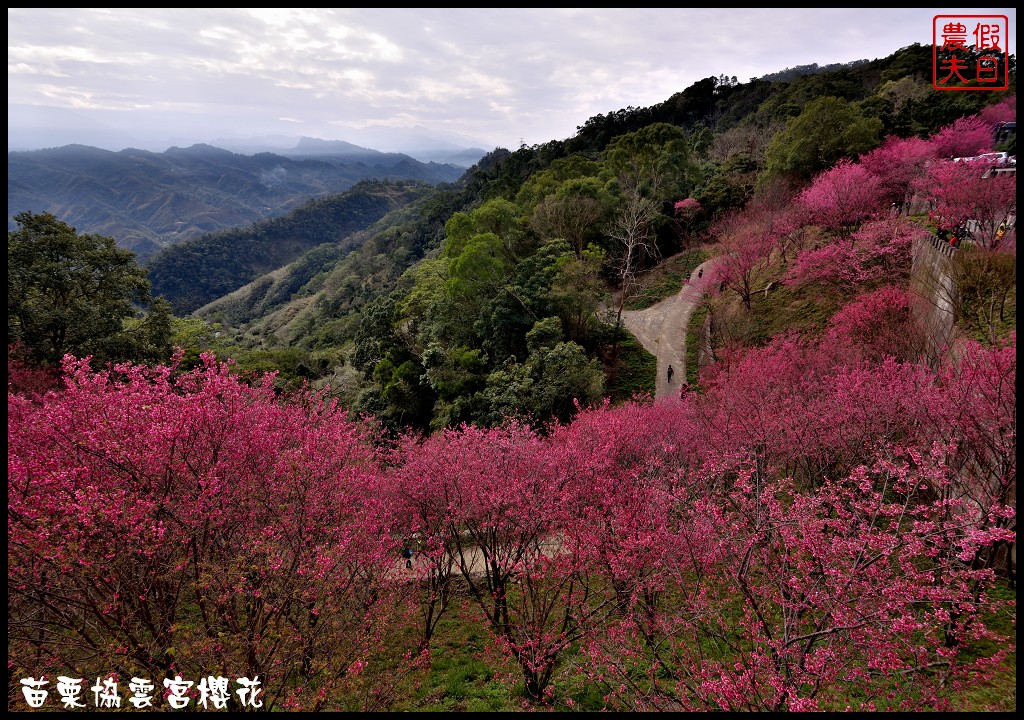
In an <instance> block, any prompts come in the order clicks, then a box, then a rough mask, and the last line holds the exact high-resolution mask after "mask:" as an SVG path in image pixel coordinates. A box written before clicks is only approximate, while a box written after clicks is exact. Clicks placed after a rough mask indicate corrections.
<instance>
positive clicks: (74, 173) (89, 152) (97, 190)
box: [7, 142, 464, 260]
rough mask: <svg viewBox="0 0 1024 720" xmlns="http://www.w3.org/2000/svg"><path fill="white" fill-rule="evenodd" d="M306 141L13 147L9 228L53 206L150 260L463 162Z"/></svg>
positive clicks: (440, 176) (442, 175) (446, 173)
mask: <svg viewBox="0 0 1024 720" xmlns="http://www.w3.org/2000/svg"><path fill="white" fill-rule="evenodd" d="M341 145H346V146H347V147H340V146H339V145H328V146H327V147H324V146H323V145H322V144H316V143H310V142H304V143H300V144H299V145H298V147H297V148H296V149H295V150H294V151H293V152H294V155H290V154H289V153H286V152H285V153H270V152H261V153H258V154H255V155H242V154H239V153H233V152H228V151H227V150H222V149H220V148H216V147H211V146H209V145H194V146H192V147H188V148H171V149H169V150H167V151H165V152H162V153H155V152H148V151H144V150H135V149H127V150H122V151H120V152H111V151H108V150H101V149H99V148H93V147H86V146H84V145H69V146H66V147H58V148H50V149H47V150H33V151H30V152H9V153H7V229H8V230H10V229H13V228H14V216H15V215H16V214H18V213H20V212H33V213H42V212H49V213H51V214H53V215H55V216H56V217H58V218H59V219H61V220H62V221H64V222H66V223H68V224H69V225H71V226H73V227H76V228H77V229H78V230H79V231H81V232H85V233H98V234H100V235H107V236H110V237H113V238H115V240H116V241H117V243H118V246H119V247H122V248H124V249H127V250H131V251H133V252H134V253H136V255H138V256H139V259H140V260H145V259H147V258H148V257H149V256H151V255H152V254H153V253H155V252H157V251H158V250H160V249H161V248H163V247H166V246H169V245H172V244H174V243H177V242H180V241H181V240H187V239H194V238H196V237H198V236H200V235H203V234H207V233H211V232H216V231H219V230H226V229H230V228H238V227H242V226H245V225H249V224H251V223H254V222H257V221H258V220H261V219H264V218H269V217H278V216H281V215H284V214H285V213H287V212H288V211H290V210H293V209H295V208H297V207H299V206H301V205H304V204H305V203H307V202H308V201H309V200H310V199H311V198H318V197H324V196H326V195H332V194H337V193H342V192H345V191H346V190H348V189H349V188H351V187H352V186H353V185H355V184H356V183H358V182H359V181H361V180H367V179H380V180H385V179H401V180H419V181H422V182H425V183H432V184H436V183H443V182H452V181H455V180H457V179H458V178H459V177H460V176H461V175H462V173H463V172H464V168H462V167H456V166H454V165H442V164H438V163H421V162H419V161H417V160H414V159H413V158H411V157H409V156H407V155H402V154H399V153H382V152H376V151H373V150H366V149H364V148H357V147H355V146H351V145H348V144H347V143H344V144H341Z"/></svg>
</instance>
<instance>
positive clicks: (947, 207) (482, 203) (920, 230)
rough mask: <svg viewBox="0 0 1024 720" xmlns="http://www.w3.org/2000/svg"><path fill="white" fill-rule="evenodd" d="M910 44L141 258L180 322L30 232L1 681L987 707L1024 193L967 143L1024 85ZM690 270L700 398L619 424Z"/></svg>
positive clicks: (664, 705)
mask: <svg viewBox="0 0 1024 720" xmlns="http://www.w3.org/2000/svg"><path fill="white" fill-rule="evenodd" d="M929 53H930V48H924V47H920V46H912V47H910V48H906V49H904V50H902V51H900V52H897V53H895V54H894V55H893V56H891V57H889V58H885V59H883V60H877V61H872V62H858V63H855V64H853V65H852V66H849V67H842V68H837V69H830V70H828V71H825V72H815V73H814V74H808V75H801V76H799V77H795V78H793V79H788V74H783V75H782V76H781V77H785V78H787V79H780V80H767V79H762V80H755V81H752V82H750V83H742V84H741V83H738V82H735V79H730V78H726V77H725V76H720V77H718V78H714V77H710V78H707V79H706V80H702V81H700V82H698V83H696V84H695V85H693V86H691V87H690V88H687V89H685V90H683V91H681V92H680V93H679V94H678V95H676V96H673V97H672V98H670V99H669V100H667V101H666V102H665V103H662V104H659V105H657V106H654V107H651V108H627V109H625V110H620V111H618V112H613V113H609V114H607V115H605V116H597V117H594V118H591V119H589V120H587V121H586V122H585V123H584V124H583V125H581V126H580V127H579V131H578V133H577V134H576V135H575V136H574V137H572V138H569V139H567V140H562V141H552V142H550V143H546V144H544V145H539V146H534V147H520V148H518V149H516V150H514V151H509V150H505V149H498V150H495V151H494V152H492V153H490V154H489V155H487V156H486V157H485V158H483V159H482V160H481V162H480V163H479V164H478V165H477V166H475V167H474V168H471V169H470V171H468V172H467V173H466V175H465V176H464V177H463V178H462V179H461V180H460V181H459V182H457V183H453V184H451V185H442V186H438V187H422V186H410V185H407V184H389V183H374V184H369V183H367V184H366V185H365V186H364V187H362V188H361V192H360V193H357V194H346V195H343V196H340V197H337V198H332V199H329V200H319V201H316V202H314V203H311V204H310V205H309V206H308V207H307V208H304V209H303V210H302V211H301V212H295V213H292V214H289V215H288V216H286V217H285V218H281V219H278V220H273V221H266V222H265V223H261V224H260V225H258V226H256V227H255V228H252V229H247V230H241V229H240V230H235V231H232V232H231V233H227V234H224V235H223V236H209V237H208V238H206V239H205V241H204V242H205V243H206V244H205V245H199V246H196V247H197V251H198V252H197V253H196V255H195V256H194V257H193V256H188V257H185V256H183V258H185V259H183V260H182V262H181V265H176V266H170V265H168V266H157V265H155V264H154V265H153V266H152V268H151V270H150V276H151V277H152V280H153V284H154V289H156V288H167V289H166V290H165V292H169V291H171V290H172V286H171V285H169V284H167V285H165V284H163V283H167V279H168V278H169V277H171V275H170V274H164V275H161V274H160V273H161V272H165V271H164V269H163V268H167V267H173V268H176V272H180V277H183V278H184V277H186V276H187V277H193V278H195V281H194V282H195V284H196V288H197V289H196V290H193V289H187V290H186V291H185V292H187V293H194V294H193V295H181V296H178V297H177V298H176V301H177V302H180V303H184V305H183V306H184V307H194V306H195V307H196V309H195V311H194V312H193V313H192V314H190V315H188V316H186V317H175V318H169V317H168V315H167V308H166V303H164V306H163V307H161V305H160V301H155V302H154V305H155V307H153V309H152V310H151V311H150V312H148V314H142V313H140V317H132V316H131V314H132V310H131V307H132V306H131V304H130V302H129V301H130V300H134V301H136V302H137V303H142V302H143V301H148V300H149V299H150V297H149V286H148V280H146V279H145V278H144V277H143V273H140V272H137V270H138V269H137V268H134V270H135V271H134V272H132V270H133V268H132V266H131V263H130V262H128V259H126V258H125V257H124V255H122V254H121V253H117V252H112V249H113V247H112V246H113V241H112V240H110V239H109V238H106V239H104V238H98V237H95V236H79V235H78V234H77V233H76V232H75V231H74V229H73V228H69V227H67V226H66V225H63V224H61V223H59V222H57V221H56V219H55V218H53V217H52V216H42V217H37V216H32V215H29V214H26V215H23V216H21V217H20V219H19V222H20V225H21V226H20V228H19V230H18V231H17V232H11V233H9V248H14V249H15V250H17V251H18V252H13V251H10V250H9V259H10V260H11V261H16V264H15V265H13V267H14V268H15V270H14V271H13V274H12V279H14V280H16V281H17V282H14V283H12V288H14V289H15V290H17V292H16V293H15V292H12V293H11V298H14V299H16V300H17V301H18V302H17V303H16V305H12V306H13V307H16V309H17V312H13V311H11V310H9V316H8V318H9V319H8V342H9V350H8V358H9V359H8V366H9V380H8V388H9V391H8V415H9V431H8V445H9V450H8V495H9V528H8V534H9V544H8V547H9V549H8V568H9V570H8V589H9V594H10V600H9V612H8V635H9V642H8V645H9V658H8V664H9V672H10V674H11V677H16V678H26V679H27V680H28V681H29V685H31V683H32V682H44V683H45V681H46V679H47V678H49V677H58V676H60V677H66V678H71V679H72V680H73V679H74V678H78V677H84V678H90V682H91V678H92V677H93V676H95V677H97V678H104V677H109V678H110V681H111V682H114V683H115V684H116V682H117V681H119V680H120V681H121V682H122V683H124V680H122V679H123V678H133V680H132V682H133V683H135V685H134V686H133V688H137V687H146V686H145V682H146V679H147V678H148V679H151V680H153V681H155V683H160V682H161V681H162V682H163V684H164V686H165V687H169V686H171V685H175V687H178V686H179V685H180V683H181V682H190V681H195V682H197V683H199V682H201V683H204V685H203V686H202V687H205V688H206V691H207V692H208V691H209V689H210V688H211V687H214V683H219V684H218V685H216V686H217V687H221V688H223V687H225V686H227V684H229V683H234V684H232V685H231V688H232V689H234V688H236V687H243V686H244V687H245V689H246V692H250V688H251V686H252V682H253V678H257V679H258V680H259V682H260V686H259V687H260V692H261V695H260V700H261V702H263V703H264V708H265V709H267V710H315V711H361V712H368V711H391V712H401V711H420V710H433V711H438V710H442V711H449V712H467V711H471V712H480V711H496V712H497V711H501V712H506V711H522V710H545V711H547V710H558V711H582V712H602V711H619V712H635V711H668V712H679V711H727V712H781V711H892V712H895V711H900V712H956V711H968V712H977V711H1007V712H1013V711H1015V710H1016V551H1015V543H1016V457H1017V455H1016V168H1015V165H1014V164H1012V163H1010V161H1009V159H1008V158H1007V159H1006V160H1005V161H1002V160H1000V161H995V162H991V163H989V162H985V161H984V160H979V159H976V156H978V154H979V153H980V152H985V151H999V152H1006V153H1007V154H1008V156H1010V155H1012V156H1014V157H1015V152H1016V149H1015V143H1016V137H1015V121H1016V97H1015V78H1016V75H1015V70H1014V73H1013V75H1012V76H1011V80H1012V82H1011V88H1010V90H1009V91H1006V92H993V91H986V92H938V91H935V90H933V89H932V88H931V86H930V83H929V77H928V75H929V73H930V70H931V59H930V55H929ZM817 69H818V68H812V70H817ZM1010 123H1013V125H1010ZM1011 128H1012V129H1014V132H1010V129H1011ZM1000 157H1001V156H1000ZM964 158H971V160H965V159H964ZM332 213H333V214H332ZM356 220H358V222H357V221H356ZM346 223H351V224H346ZM299 238H310V239H314V240H316V242H315V243H311V244H310V248H309V249H308V250H305V251H301V250H300V248H299V246H298V244H297V243H298V239H299ZM58 239H59V240H60V241H61V244H62V245H61V247H62V248H66V249H65V250H62V251H61V252H60V253H58V252H52V253H49V254H46V257H45V258H42V256H43V255H44V254H45V253H44V251H43V249H42V248H46V247H51V248H52V247H55V245H54V243H47V242H46V241H47V240H58ZM182 248H183V250H181V252H185V251H186V250H187V249H188V246H187V245H185V246H182ZM922 248H925V250H924V251H922ZM282 249H283V250H282ZM282 251H285V252H289V253H291V257H290V258H284V257H283V256H280V255H275V253H278V252H282ZM925 254H927V257H928V265H929V268H928V273H927V281H928V282H922V270H921V259H922V257H923V256H924V255H925ZM221 256H222V257H221ZM42 259H45V261H46V262H45V264H44V263H43V262H42ZM34 260H35V262H33V261H34ZM86 261H88V262H89V263H91V264H90V265H89V267H90V268H91V269H90V270H89V271H88V272H84V273H83V272H81V270H80V269H79V268H80V267H81V266H82V265H83V263H84V262H86ZM261 265H262V266H263V267H261ZM126 266H127V267H126ZM698 266H699V267H700V268H701V270H699V271H698V272H697V273H693V275H696V277H693V276H691V273H692V271H693V270H694V268H697V267H698ZM40 268H41V269H40ZM263 270H265V271H266V273H265V274H261V272H262V271H263ZM126 271H127V272H126ZM123 278H127V280H125V279H123ZM207 278H209V281H208V280H207ZM69 279H71V280H75V281H76V283H77V284H73V285H71V288H72V289H73V290H74V289H77V288H85V289H86V290H89V289H92V288H91V286H90V284H89V283H90V282H91V281H92V280H94V279H95V280H97V281H98V282H99V284H100V287H99V289H101V290H102V291H103V292H102V293H101V297H102V299H103V301H104V303H105V305H104V307H109V308H111V310H112V312H113V313H114V314H115V319H116V318H122V322H121V327H120V332H117V333H116V334H115V335H114V336H111V333H113V332H114V330H111V323H110V322H109V321H106V322H100V321H99V320H98V319H97V318H100V317H103V315H104V314H103V313H102V312H100V311H99V309H98V308H97V307H96V305H95V303H91V302H89V301H88V295H89V293H88V292H84V293H77V294H76V295H75V297H76V298H78V297H79V296H80V295H84V296H85V299H84V300H79V301H76V302H75V303H65V302H62V300H61V299H62V298H64V297H66V295H67V292H68V291H67V288H68V282H67V281H68V280H69ZM207 283H208V284H207ZM243 283H246V284H244V285H243ZM688 283H689V284H692V285H691V289H693V288H696V292H697V293H698V297H699V302H698V303H697V304H698V305H699V307H698V308H697V309H696V310H695V311H694V312H693V315H692V317H691V318H690V319H689V321H688V324H687V326H686V327H685V328H684V327H679V328H669V329H668V330H667V331H668V332H672V331H675V332H678V333H679V334H682V335H685V339H684V341H683V344H684V345H685V347H686V349H687V352H686V357H687V364H686V378H687V379H689V380H690V382H691V384H690V385H689V386H688V387H687V388H686V391H685V392H682V393H681V394H680V393H672V394H669V395H663V396H661V397H658V398H654V397H652V395H651V390H652V387H653V380H654V378H653V376H652V374H651V373H652V364H651V362H650V360H651V358H650V355H649V353H647V352H646V351H644V350H643V348H642V347H640V346H639V345H638V344H637V343H636V341H635V339H634V338H632V337H631V336H630V334H629V333H627V332H626V331H625V329H624V326H623V322H622V313H623V312H624V311H625V310H626V309H629V308H635V307H638V306H644V305H648V304H653V302H655V300H656V299H659V298H662V297H671V296H674V295H676V294H677V293H679V292H680V290H681V288H682V286H683V285H684V284H688ZM218 284H219V285H218ZM218 286H223V287H225V288H229V289H231V290H232V292H230V293H227V292H225V293H224V294H222V295H221V296H219V297H217V298H216V299H214V298H213V295H214V293H216V292H217V287H218ZM173 289H174V290H179V291H180V288H173ZM204 299H207V300H210V302H208V303H207V304H205V305H204V306H203V307H201V308H198V307H197V306H198V303H199V302H201V301H204ZM137 307H143V306H142V305H137ZM937 313H938V314H939V315H940V316H941V318H942V320H943V323H946V321H947V320H948V323H946V325H944V331H943V332H942V333H937V332H936V324H935V323H933V322H932V318H934V317H935V316H936V314H937ZM153 318H157V319H160V318H163V319H164V320H165V321H166V322H164V323H163V324H160V325H159V327H157V328H156V329H157V330H158V331H159V332H154V331H152V328H150V329H149V330H147V329H146V327H145V325H146V322H147V321H148V320H151V319H153ZM76 321H82V323H81V324H82V328H83V329H84V330H90V331H91V332H89V333H79V334H78V335H76V337H75V341H76V344H75V345H74V350H75V352H73V353H71V354H68V355H66V356H65V357H64V359H63V360H62V361H61V362H60V364H59V366H58V364H57V360H56V357H57V356H58V355H59V354H60V353H59V349H60V348H63V347H65V345H63V344H61V343H58V342H55V341H58V340H61V339H62V338H63V337H64V335H65V334H66V333H67V331H68V329H69V328H74V327H76V326H75V322H76ZM115 325H116V323H115ZM947 325H948V327H947ZM947 330H948V331H947ZM139 338H145V339H147V340H148V342H146V343H138V342H130V341H133V340H137V339H139ZM111 339H116V340H117V342H116V343H114V342H110V340H111ZM172 346H174V348H175V349H174V350H173V354H172V350H171V347H172ZM38 347H42V348H44V349H47V350H48V352H47V353H44V354H36V355H33V352H32V351H33V350H36V349H38ZM94 348H95V349H98V350H102V351H105V353H106V354H103V355H100V356H95V355H93V354H92V352H91V351H92V350H93V349H94ZM158 351H163V352H164V355H163V356H162V357H157V358H155V359H154V357H153V353H154V352H158ZM118 352H120V354H118ZM83 356H84V357H83ZM40 357H41V358H42V359H41V360H40V359H39V358H40ZM117 360H125V361H131V362H125V363H124V364H121V365H117V364H115V363H116V361H117ZM691 360H692V361H691ZM264 371H272V372H270V373H265V372H264ZM55 376H59V379H60V383H58V382H56V381H55ZM211 673H217V675H216V676H214V675H211ZM62 682H68V681H67V680H64V681H62ZM99 682H100V680H97V684H99ZM22 684H23V685H24V684H25V682H24V681H23V682H22ZM12 687H13V689H12V690H11V691H10V692H9V700H8V705H9V707H13V706H15V702H16V701H18V702H20V698H21V695H20V694H19V690H20V688H18V687H17V686H14V685H13V683H12ZM236 695H237V693H236ZM236 695H228V694H225V695H224V696H223V697H222V698H221V699H222V700H223V703H224V707H226V708H231V709H244V708H243V707H242V705H243V704H244V701H245V697H244V696H242V695H237V696H238V697H239V698H240V700H235V696H236ZM201 697H203V695H202V693H200V692H197V693H194V694H193V695H192V696H190V700H189V702H192V703H193V707H196V708H198V706H199V704H201V703H202V700H201V699H200V698H201ZM218 697H221V696H218ZM186 704H187V703H186Z"/></svg>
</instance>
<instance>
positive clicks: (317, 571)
mask: <svg viewBox="0 0 1024 720" xmlns="http://www.w3.org/2000/svg"><path fill="white" fill-rule="evenodd" d="M204 362H205V364H204V365H203V366H202V367H200V368H197V369H196V370H194V371H192V372H188V373H184V374H180V375H179V374H176V373H175V371H174V368H172V367H157V368H153V369H147V368H145V367H141V366H130V365H125V366H119V367H117V368H115V369H112V370H110V371H104V372H93V371H92V370H90V369H89V365H88V359H85V360H82V361H76V360H74V359H72V358H68V359H67V361H66V363H65V367H64V370H65V374H66V377H67V387H66V388H65V389H64V390H62V391H60V392H54V393H50V394H49V395H47V396H46V397H45V399H44V400H42V401H41V402H38V403H31V402H29V401H27V400H25V399H23V398H22V397H20V396H16V395H10V394H9V395H8V413H9V418H10V420H9V425H8V493H9V506H8V507H9V510H8V535H9V550H8V582H9V588H11V591H12V595H11V599H10V601H9V602H10V604H9V624H8V628H9V655H8V657H9V661H10V662H11V663H13V667H17V668H18V669H19V670H20V669H24V670H29V671H31V672H37V673H38V672H46V673H54V672H55V671H60V670H66V669H71V668H74V669H78V670H79V671H81V672H84V673H85V674H86V675H88V674H97V675H99V674H103V675H105V674H108V673H110V672H117V673H118V674H119V675H120V676H121V677H124V678H130V677H133V676H138V677H148V678H150V679H152V680H155V681H157V683H158V684H159V679H160V678H162V677H165V676H173V675H174V674H184V675H191V676H195V677H199V676H201V675H203V674H204V673H208V672H211V671H214V670H220V671H221V672H222V673H226V674H237V675H235V676H236V677H238V676H243V675H245V676H246V677H250V678H252V677H254V676H259V678H260V679H261V681H262V683H263V685H262V689H263V691H264V693H265V695H264V696H263V697H264V702H265V704H266V706H267V707H282V708H284V707H303V708H306V709H316V708H318V707H321V706H322V705H323V703H325V702H326V701H327V699H328V698H329V697H331V696H332V694H333V693H334V692H336V691H339V689H340V688H344V687H348V688H349V689H352V688H356V687H363V686H365V679H362V678H360V675H361V671H362V669H363V668H364V667H365V666H366V663H367V662H368V659H369V657H370V655H371V653H372V652H373V650H374V648H376V647H377V646H378V645H379V643H380V640H381V633H382V632H383V630H384V628H385V627H387V623H386V621H387V619H388V618H389V617H390V616H391V614H392V611H391V609H390V608H391V605H392V603H391V601H389V600H388V596H389V591H390V588H391V587H392V585H393V584H391V583H388V582H385V581H384V579H385V577H386V574H387V572H388V571H389V569H390V568H391V566H392V564H391V562H390V560H391V555H390V551H391V545H392V544H393V541H392V540H391V539H390V537H388V534H387V529H386V528H385V527H382V526H381V525H380V523H379V521H378V519H379V518H381V517H385V516H386V515H387V514H386V513H385V512H383V509H382V508H380V507H378V506H377V498H378V493H376V492H375V491H374V488H375V485H376V478H377V467H376V459H375V451H374V450H373V446H372V444H371V442H370V439H371V438H370V437H369V436H368V435H367V433H366V430H365V428H364V427H363V426H362V425H357V424H355V423H353V422H350V421H349V420H348V418H347V415H346V413H345V412H344V411H343V410H341V409H340V408H338V407H337V406H336V405H335V404H333V403H331V402H326V401H324V400H323V399H322V398H319V397H316V396H308V397H305V398H301V399H295V400H293V401H287V402H281V401H279V400H278V398H277V397H276V396H275V393H274V388H273V378H272V376H269V377H267V378H266V380H265V381H264V382H262V383H260V384H257V385H255V386H250V385H247V384H245V383H243V382H241V381H240V380H239V379H238V377H237V375H236V374H234V373H233V372H232V371H231V369H230V367H229V366H227V365H224V364H218V363H216V361H215V360H214V358H213V357H212V356H206V357H204ZM381 687H383V686H381ZM373 695H374V693H373V692H371V693H370V696H369V697H371V698H372V697H373ZM370 702H375V700H371V701H370Z"/></svg>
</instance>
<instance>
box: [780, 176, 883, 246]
mask: <svg viewBox="0 0 1024 720" xmlns="http://www.w3.org/2000/svg"><path fill="white" fill-rule="evenodd" d="M881 185H882V183H881V179H880V178H879V177H878V176H877V175H874V174H872V173H871V172H870V171H869V170H868V169H867V168H865V167H864V166H863V165H861V164H860V163H855V162H853V161H852V160H848V159H843V160H840V161H839V162H837V163H836V164H835V165H834V166H833V167H832V168H831V169H829V170H826V171H825V172H823V173H821V174H819V175H818V176H816V177H815V178H814V180H813V181H812V182H811V184H810V186H808V187H807V188H806V189H805V190H804V191H803V192H802V193H800V196H799V197H798V198H797V205H798V207H799V208H801V209H802V210H803V211H804V213H805V214H806V217H807V220H808V221H809V222H811V223H814V224H816V225H821V226H823V227H826V228H830V229H833V230H841V231H848V230H849V229H850V228H851V227H852V226H854V225H855V224H856V223H858V222H860V221H861V220H864V219H865V218H868V217H871V216H873V215H879V214H881V213H882V212H883V211H884V210H885V209H887V208H886V207H885V202H884V198H883V196H882V192H881Z"/></svg>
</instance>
